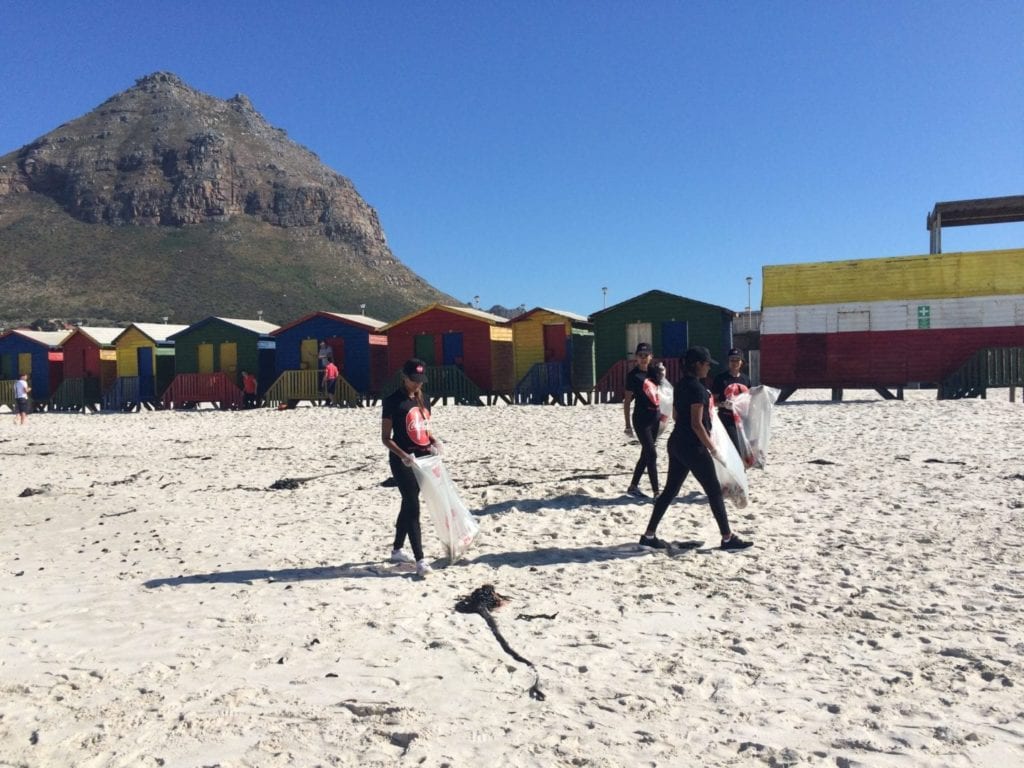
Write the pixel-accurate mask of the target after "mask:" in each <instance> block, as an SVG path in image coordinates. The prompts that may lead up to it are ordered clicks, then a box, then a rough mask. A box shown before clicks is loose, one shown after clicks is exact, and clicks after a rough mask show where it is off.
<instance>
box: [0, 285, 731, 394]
mask: <svg viewBox="0 0 1024 768" xmlns="http://www.w3.org/2000/svg"><path fill="white" fill-rule="evenodd" d="M733 317H734V313H733V312H732V311H730V310H728V309H726V308H724V307H719V306H715V305H711V304H706V303H703V302H700V301H695V300H692V299H687V298H685V297H682V296H677V295H674V294H671V293H667V292H664V291H660V290H653V291H648V292H647V293H644V294H641V295H639V296H635V297H633V298H631V299H629V300H627V301H624V302H622V303H620V304H618V305H616V306H614V307H609V308H607V309H604V310H601V311H600V312H597V313H595V314H594V315H592V316H590V317H589V318H588V317H584V316H582V315H578V314H574V313H572V312H567V311H560V310H555V309H545V308H541V307H538V308H535V309H532V310H530V311H527V312H524V313H523V314H521V315H519V316H518V317H515V318H512V319H511V320H509V319H506V318H504V317H499V316H497V315H493V314H490V313H488V312H484V311H481V310H479V309H475V308H472V307H467V306H453V305H444V304H432V305H430V306H427V307H425V308H423V309H421V310H418V311H416V312H413V313H412V314H410V315H408V316H406V317H403V318H401V319H399V320H396V321H394V322H391V323H384V322H381V321H378V320H375V319H373V318H370V317H367V316H365V315H361V314H359V315H354V314H343V313H337V312H329V311H318V312H313V313H310V314H308V315H305V316H303V317H300V318H298V319H296V320H293V321H291V322H289V323H286V324H285V325H281V326H278V325H275V324H273V323H269V322H266V321H263V320H248V319H237V318H227V317H218V316H211V317H207V318H205V319H203V320H200V321H199V322H197V323H194V324H192V325H188V326H183V325H170V324H160V323H142V322H140V323H131V324H129V325H128V326H127V327H124V328H105V327H92V326H80V327H75V328H72V329H69V330H67V331H56V332H47V331H32V330H22V329H15V330H11V331H8V332H7V333H5V334H4V335H3V336H0V402H4V403H6V404H10V403H11V401H12V398H13V381H14V379H16V378H17V377H18V376H19V375H20V374H22V373H28V374H29V376H30V378H31V382H32V395H33V399H34V401H35V403H36V404H37V407H40V408H43V407H45V408H49V409H52V410H66V411H79V410H99V409H103V410H115V411H125V410H138V409H140V408H143V407H167V408H181V407H193V406H195V405H197V404H200V403H213V404H215V405H217V406H218V407H222V408H234V407H239V406H241V404H242V403H243V400H244V394H243V381H242V374H243V372H246V371H247V372H249V373H251V374H253V375H255V377H256V380H257V393H256V394H257V400H258V402H260V403H261V404H264V405H268V406H280V405H282V404H285V405H287V404H294V403H296V402H301V401H303V400H309V401H316V402H319V401H323V399H324V397H325V395H324V390H323V387H322V383H321V380H322V375H323V371H322V368H321V365H320V361H319V359H318V356H319V349H320V346H321V344H326V345H327V348H328V349H329V350H330V355H331V357H332V358H333V360H334V362H335V364H336V365H337V366H338V368H339V370H340V374H341V375H340V378H339V380H338V385H337V386H336V387H335V392H334V395H333V398H332V399H333V400H334V401H335V402H336V403H337V404H339V405H345V404H347V405H359V404H364V403H367V402H373V401H375V400H376V399H377V398H379V397H380V396H381V394H382V393H384V394H386V393H387V392H388V391H390V389H391V388H393V387H394V386H396V385H397V373H396V372H397V371H398V370H399V369H400V368H401V366H402V363H403V362H404V361H405V360H407V359H408V358H410V357H419V358H421V359H423V360H424V361H425V362H426V363H427V364H428V376H429V381H428V388H427V391H428V393H429V394H430V396H431V398H432V399H434V400H443V401H445V402H447V401H448V399H451V400H452V401H453V402H456V403H465V404H490V403H494V402H496V401H497V400H499V399H502V400H505V401H507V402H510V403H511V402H516V403H562V404H570V403H575V402H592V401H594V400H595V399H597V400H601V401H611V400H616V399H621V397H622V395H623V391H624V382H625V374H626V371H627V370H628V367H629V366H631V365H632V363H631V362H630V358H631V353H632V351H633V350H634V349H635V346H636V344H637V343H638V342H640V341H647V342H648V343H651V344H653V345H654V347H655V350H656V351H657V352H658V355H659V356H660V357H664V358H666V359H667V360H668V361H669V364H670V367H671V369H672V370H671V373H673V375H674V374H675V373H677V371H678V369H677V362H676V359H677V358H678V357H679V356H680V355H681V354H682V353H683V352H684V351H685V349H686V347H687V346H688V345H691V344H703V345H705V346H708V347H710V348H711V349H714V350H718V351H723V352H724V350H726V349H728V347H729V346H730V345H731V344H732V341H733V339H732V321H733ZM599 374H600V375H599Z"/></svg>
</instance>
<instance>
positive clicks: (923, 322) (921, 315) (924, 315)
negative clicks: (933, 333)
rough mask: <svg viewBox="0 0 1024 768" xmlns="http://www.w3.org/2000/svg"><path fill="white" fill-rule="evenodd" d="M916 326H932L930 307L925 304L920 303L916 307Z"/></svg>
mask: <svg viewBox="0 0 1024 768" xmlns="http://www.w3.org/2000/svg"><path fill="white" fill-rule="evenodd" d="M917 327H918V328H931V327H932V308H931V307H929V306H928V305H926V304H922V305H921V306H919V307H918V308H917Z"/></svg>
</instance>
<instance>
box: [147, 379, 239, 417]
mask: <svg viewBox="0 0 1024 768" xmlns="http://www.w3.org/2000/svg"><path fill="white" fill-rule="evenodd" d="M242 399H243V395H242V390H240V389H239V388H238V387H237V386H235V383H234V382H233V381H231V380H230V379H228V376H227V374H226V373H179V374H178V375H177V376H175V377H174V381H172V382H171V385H170V386H169V387H167V391H166V392H164V395H163V398H162V402H163V405H164V407H165V408H192V407H195V406H197V405H199V403H212V404H213V406H214V407H215V408H221V409H228V408H240V407H241V406H242Z"/></svg>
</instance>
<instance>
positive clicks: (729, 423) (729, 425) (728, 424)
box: [718, 408, 743, 456]
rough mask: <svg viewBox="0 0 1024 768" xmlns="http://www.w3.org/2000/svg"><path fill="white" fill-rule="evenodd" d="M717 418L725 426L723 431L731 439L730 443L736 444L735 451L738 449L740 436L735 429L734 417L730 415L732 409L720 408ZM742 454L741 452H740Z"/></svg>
mask: <svg viewBox="0 0 1024 768" xmlns="http://www.w3.org/2000/svg"><path fill="white" fill-rule="evenodd" d="M718 420H719V421H720V422H722V426H723V427H725V431H726V432H727V433H728V434H729V439H730V440H732V444H733V445H735V446H736V451H737V452H739V450H740V436H739V432H738V431H737V430H736V417H734V416H733V415H732V411H729V410H726V409H724V408H723V409H722V410H720V411H719V412H718ZM740 455H741V456H742V455H743V454H742V453H740Z"/></svg>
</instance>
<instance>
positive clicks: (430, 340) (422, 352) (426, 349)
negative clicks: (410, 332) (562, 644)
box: [413, 333, 437, 365]
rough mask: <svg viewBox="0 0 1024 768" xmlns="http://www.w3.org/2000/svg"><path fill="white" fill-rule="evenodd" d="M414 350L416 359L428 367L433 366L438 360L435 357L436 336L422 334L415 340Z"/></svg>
mask: <svg viewBox="0 0 1024 768" xmlns="http://www.w3.org/2000/svg"><path fill="white" fill-rule="evenodd" d="M413 350H414V354H415V356H416V357H418V358H419V359H420V360H422V361H423V362H424V363H426V364H427V365H433V364H434V361H435V360H436V359H437V358H436V356H435V355H434V336H433V334H430V333H421V334H419V335H417V336H416V337H415V339H414V340H413Z"/></svg>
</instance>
